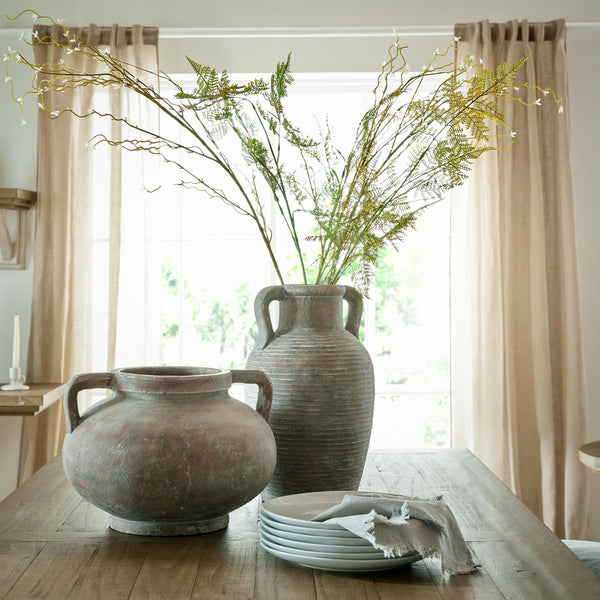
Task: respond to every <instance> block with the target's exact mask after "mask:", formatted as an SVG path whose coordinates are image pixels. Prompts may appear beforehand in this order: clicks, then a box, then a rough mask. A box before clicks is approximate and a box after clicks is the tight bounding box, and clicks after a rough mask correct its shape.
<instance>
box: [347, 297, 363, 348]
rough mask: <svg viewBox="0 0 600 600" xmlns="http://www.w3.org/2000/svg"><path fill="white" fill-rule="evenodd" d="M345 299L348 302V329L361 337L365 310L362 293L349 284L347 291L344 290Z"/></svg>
mask: <svg viewBox="0 0 600 600" xmlns="http://www.w3.org/2000/svg"><path fill="white" fill-rule="evenodd" d="M344 300H346V302H348V316H347V317H346V331H349V332H350V333H351V334H352V335H353V336H354V337H356V338H359V333H360V319H361V317H362V311H363V297H362V294H361V293H360V292H359V291H358V290H356V289H355V288H353V287H352V286H349V285H347V286H346V291H345V292H344ZM359 339H360V338H359Z"/></svg>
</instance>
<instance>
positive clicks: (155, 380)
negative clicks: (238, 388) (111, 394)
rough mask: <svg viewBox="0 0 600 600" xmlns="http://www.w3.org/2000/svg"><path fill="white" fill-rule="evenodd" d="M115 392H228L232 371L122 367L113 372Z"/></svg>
mask: <svg viewBox="0 0 600 600" xmlns="http://www.w3.org/2000/svg"><path fill="white" fill-rule="evenodd" d="M112 372H113V373H114V375H115V380H116V383H117V386H116V387H117V388H118V389H121V390H125V391H132V392H133V391H139V392H155V393H165V394H173V393H175V394H184V393H194V392H212V391H217V390H227V389H229V388H230V387H231V371H228V370H225V369H215V368H211V367H194V366H167V365H162V366H144V367H123V368H120V369H114V370H113V371H112Z"/></svg>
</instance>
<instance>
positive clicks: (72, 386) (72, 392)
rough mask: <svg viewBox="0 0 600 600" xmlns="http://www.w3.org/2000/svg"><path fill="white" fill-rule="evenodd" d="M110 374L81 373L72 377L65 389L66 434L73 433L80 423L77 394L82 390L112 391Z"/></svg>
mask: <svg viewBox="0 0 600 600" xmlns="http://www.w3.org/2000/svg"><path fill="white" fill-rule="evenodd" d="M113 386H114V384H113V374H112V373H81V374H80V375H75V376H74V377H72V378H71V379H70V380H69V382H68V383H67V386H66V388H65V395H64V407H65V421H66V422H67V433H73V431H74V430H75V428H76V427H77V425H79V423H80V422H81V415H80V414H79V407H78V406H77V394H79V392H81V391H83V390H92V389H111V390H113V391H114V387H113Z"/></svg>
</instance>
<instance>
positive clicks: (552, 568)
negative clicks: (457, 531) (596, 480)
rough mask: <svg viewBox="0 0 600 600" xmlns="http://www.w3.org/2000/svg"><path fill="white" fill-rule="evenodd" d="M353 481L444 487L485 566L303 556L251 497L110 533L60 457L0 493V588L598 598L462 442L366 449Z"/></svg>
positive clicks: (421, 490)
mask: <svg viewBox="0 0 600 600" xmlns="http://www.w3.org/2000/svg"><path fill="white" fill-rule="evenodd" d="M361 488H362V489H366V490H378V491H389V492H393V493H401V494H407V495H416V496H422V497H432V496H434V495H438V494H443V496H444V498H445V500H446V502H447V503H448V504H449V505H450V507H451V508H452V510H453V512H454V514H455V515H456V518H457V520H458V522H459V524H460V526H461V529H462V531H463V534H464V536H465V538H466V540H467V542H468V544H469V546H470V548H471V549H472V551H473V553H474V555H475V557H476V558H477V560H479V561H480V562H481V563H482V564H483V567H482V569H481V570H480V571H479V572H477V573H475V574H471V575H462V576H456V577H448V576H444V575H443V574H442V572H441V569H440V562H439V561H438V560H435V559H425V560H421V561H418V562H416V563H413V564H412V565H409V566H404V567H400V568H397V569H394V570H390V571H380V572H375V573H336V572H330V571H318V570H313V569H310V568H306V567H300V566H297V565H294V564H292V563H288V562H286V561H283V560H280V559H278V558H275V557H274V556H272V555H271V554H269V553H268V552H266V551H265V550H264V549H263V548H262V547H261V546H260V545H259V543H258V527H257V522H258V505H259V503H258V499H255V500H253V501H252V502H250V503H248V504H247V505H245V506H243V507H242V508H240V509H238V510H236V511H234V512H233V513H232V514H231V521H230V524H229V527H228V528H227V529H224V530H222V531H217V532H214V533H209V534H205V535H199V536H193V537H171V538H152V537H143V536H142V537H140V536H131V535H126V534H122V533H117V532H115V531H112V530H111V529H109V528H108V525H107V521H108V519H107V515H106V514H105V513H103V512H102V511H100V510H98V509H96V508H95V507H94V506H92V505H90V504H89V503H88V502H86V501H85V500H82V499H81V498H80V497H79V496H78V495H77V493H76V492H75V491H74V490H73V489H72V488H71V486H70V485H69V484H68V482H67V481H66V479H65V476H64V473H63V470H62V466H61V462H60V457H59V458H56V459H54V460H53V461H51V462H50V463H49V464H48V465H46V466H45V467H43V468H42V469H41V470H39V471H38V472H37V473H36V474H35V475H34V476H33V477H32V478H31V479H30V480H29V481H27V482H26V483H25V484H24V485H23V486H21V487H20V488H19V489H17V490H16V491H15V492H14V493H13V494H11V495H10V496H9V497H8V498H6V499H5V500H4V501H3V502H2V503H0V598H3V599H4V600H15V599H18V600H25V599H27V598H45V599H54V598H56V599H60V600H74V599H76V600H88V599H91V598H102V599H104V598H110V599H111V600H120V599H125V598H127V599H129V600H137V599H140V600H147V599H153V598H169V599H180V598H184V599H188V600H191V599H202V600H209V599H211V598H229V599H235V598H253V599H260V600H270V599H277V600H286V599H290V600H325V599H331V598H337V599H342V600H345V599H348V600H353V599H355V598H362V599H370V598H373V599H374V600H375V599H378V600H395V599H397V598H415V599H422V600H429V599H432V600H433V599H441V598H452V599H453V600H461V599H466V598H469V599H473V598H486V600H494V599H496V600H498V599H507V598H512V599H523V600H529V599H532V600H533V599H535V600H538V599H540V600H541V599H543V600H553V599H555V600H597V599H598V598H600V579H599V578H598V577H596V576H595V575H594V573H593V572H592V571H591V570H590V569H588V568H587V567H586V566H585V565H584V564H583V563H582V562H581V561H580V560H579V559H578V558H577V557H576V556H575V555H574V554H573V553H572V552H571V551H570V550H569V549H568V548H567V547H566V546H565V545H564V544H563V543H562V542H561V541H560V540H559V539H558V538H557V537H556V536H555V535H554V534H553V533H552V532H551V531H550V530H549V529H547V528H546V527H545V526H544V525H543V524H542V523H541V522H540V521H539V520H538V519H537V518H536V517H535V516H534V515H533V514H532V513H531V512H530V511H529V510H528V509H527V508H526V507H525V506H524V505H523V504H522V503H521V502H520V501H519V500H518V499H517V498H516V496H515V495H514V494H512V493H511V492H510V491H509V490H508V489H507V488H506V487H505V486H504V485H503V484H502V483H501V482H500V481H499V480H498V479H497V478H496V477H495V476H494V475H493V474H492V473H491V472H490V471H489V470H488V469H487V468H486V467H484V466H483V464H482V463H481V462H480V461H479V460H478V459H477V458H475V456H474V455H473V454H471V453H470V452H468V451H466V450H430V451H425V450H424V451H414V452H393V453H379V454H374V455H371V456H370V457H369V459H368V462H367V467H366V469H365V474H364V477H363V482H362V485H361Z"/></svg>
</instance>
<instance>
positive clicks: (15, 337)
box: [12, 315, 21, 369]
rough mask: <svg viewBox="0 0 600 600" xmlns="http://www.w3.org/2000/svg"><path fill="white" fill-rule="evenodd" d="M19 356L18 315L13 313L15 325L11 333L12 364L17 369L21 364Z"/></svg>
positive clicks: (19, 332) (19, 334)
mask: <svg viewBox="0 0 600 600" xmlns="http://www.w3.org/2000/svg"><path fill="white" fill-rule="evenodd" d="M20 356H21V331H20V326H19V315H15V326H14V333H13V359H12V366H13V368H14V369H18V368H19V367H20V366H21V365H20V364H19V363H20Z"/></svg>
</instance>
